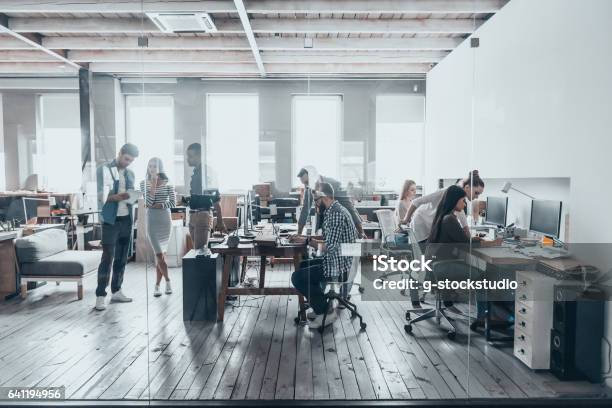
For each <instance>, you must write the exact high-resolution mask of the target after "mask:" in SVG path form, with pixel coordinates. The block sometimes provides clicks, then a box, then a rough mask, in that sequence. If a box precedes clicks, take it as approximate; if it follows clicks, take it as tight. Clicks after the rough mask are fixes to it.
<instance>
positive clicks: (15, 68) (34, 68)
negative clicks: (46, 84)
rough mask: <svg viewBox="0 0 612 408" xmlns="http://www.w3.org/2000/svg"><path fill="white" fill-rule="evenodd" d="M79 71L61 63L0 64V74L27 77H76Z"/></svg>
mask: <svg viewBox="0 0 612 408" xmlns="http://www.w3.org/2000/svg"><path fill="white" fill-rule="evenodd" d="M77 72H78V71H77V70H76V69H75V68H74V67H73V66H70V65H68V64H64V63H61V62H59V63H58V62H57V61H53V62H0V74H8V75H25V74H37V75H38V74H40V75H43V74H44V75H48V74H58V75H71V76H73V75H76V74H77Z"/></svg>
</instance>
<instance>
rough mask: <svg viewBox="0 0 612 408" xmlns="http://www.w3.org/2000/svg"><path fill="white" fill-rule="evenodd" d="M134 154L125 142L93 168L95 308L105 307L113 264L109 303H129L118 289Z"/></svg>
mask: <svg viewBox="0 0 612 408" xmlns="http://www.w3.org/2000/svg"><path fill="white" fill-rule="evenodd" d="M136 157H138V148H137V147H136V146H134V145H133V144H130V143H127V144H125V145H123V146H122V147H121V149H120V150H119V154H118V155H117V158H116V159H114V160H113V161H111V162H110V163H106V164H103V165H102V166H100V167H98V169H97V173H96V175H97V182H98V208H102V211H101V214H100V219H101V221H102V259H101V261H100V266H99V267H98V287H97V288H96V306H95V308H96V310H104V309H106V305H105V304H104V300H105V297H106V288H107V286H108V281H109V278H110V274H111V264H112V267H113V278H112V281H111V292H112V297H111V301H112V302H122V303H123V302H131V301H132V299H131V298H129V297H127V296H125V295H124V294H123V292H122V291H121V284H122V282H123V273H124V272H125V264H126V263H127V257H128V252H129V249H130V243H131V241H132V223H133V220H132V205H131V204H130V203H129V202H128V201H126V200H127V199H128V198H130V195H129V193H128V191H130V190H134V173H133V172H132V171H131V170H128V166H129V165H130V164H132V162H133V161H134V159H135V158H136Z"/></svg>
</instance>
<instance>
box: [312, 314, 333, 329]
mask: <svg viewBox="0 0 612 408" xmlns="http://www.w3.org/2000/svg"><path fill="white" fill-rule="evenodd" d="M323 316H324V315H322V314H320V315H317V317H315V319H314V320H313V321H311V322H308V327H309V328H311V329H318V328H320V327H321V326H323ZM337 317H338V315H337V314H336V313H328V314H327V317H326V318H325V327H327V326H329V325H330V324H332V323H333V322H334V321H335V320H336V318H337Z"/></svg>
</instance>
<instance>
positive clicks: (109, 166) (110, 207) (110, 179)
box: [96, 160, 134, 224]
mask: <svg viewBox="0 0 612 408" xmlns="http://www.w3.org/2000/svg"><path fill="white" fill-rule="evenodd" d="M123 174H124V175H125V189H126V191H127V190H133V189H134V172H132V170H129V169H125V172H124V173H123ZM96 175H97V177H96V178H97V182H98V208H102V211H101V213H100V218H101V220H102V222H104V223H106V224H115V219H116V218H117V210H118V209H119V203H118V202H107V201H106V198H107V195H106V194H105V192H104V187H105V186H109V187H110V186H111V185H112V187H111V188H110V191H109V192H108V194H117V192H118V191H119V178H118V177H120V176H119V171H118V169H117V162H116V161H115V160H113V161H112V162H110V163H106V164H103V165H102V166H99V167H98V169H97V171H96ZM128 210H129V213H130V219H131V218H132V206H131V205H129V204H128Z"/></svg>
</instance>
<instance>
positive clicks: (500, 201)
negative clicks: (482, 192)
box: [485, 197, 508, 227]
mask: <svg viewBox="0 0 612 408" xmlns="http://www.w3.org/2000/svg"><path fill="white" fill-rule="evenodd" d="M507 217H508V197H487V212H486V217H485V223H486V224H493V225H501V226H502V227H505V226H506V219H507Z"/></svg>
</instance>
